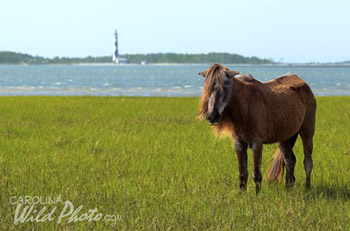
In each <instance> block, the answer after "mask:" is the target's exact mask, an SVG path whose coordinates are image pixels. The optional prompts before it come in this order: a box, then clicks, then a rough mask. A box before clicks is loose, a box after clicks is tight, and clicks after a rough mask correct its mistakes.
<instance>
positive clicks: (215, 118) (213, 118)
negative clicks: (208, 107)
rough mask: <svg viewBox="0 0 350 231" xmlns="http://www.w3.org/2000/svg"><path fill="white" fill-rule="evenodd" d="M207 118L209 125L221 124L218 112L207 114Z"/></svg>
mask: <svg viewBox="0 0 350 231" xmlns="http://www.w3.org/2000/svg"><path fill="white" fill-rule="evenodd" d="M206 119H207V121H208V123H209V125H211V126H215V125H218V124H219V120H220V115H218V114H216V113H210V114H207V116H206Z"/></svg>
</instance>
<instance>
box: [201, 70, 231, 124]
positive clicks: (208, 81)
mask: <svg viewBox="0 0 350 231" xmlns="http://www.w3.org/2000/svg"><path fill="white" fill-rule="evenodd" d="M226 70H228V69H227V68H226V67H224V66H222V65H220V64H218V63H213V64H212V65H211V66H210V67H209V69H208V70H207V71H206V74H205V81H204V86H203V93H202V97H201V100H200V105H199V112H198V116H199V117H200V118H203V117H205V116H206V114H207V113H208V97H209V95H210V93H211V92H212V90H213V88H214V86H215V85H216V86H217V87H218V88H219V90H220V91H222V90H223V76H224V75H225V71H226Z"/></svg>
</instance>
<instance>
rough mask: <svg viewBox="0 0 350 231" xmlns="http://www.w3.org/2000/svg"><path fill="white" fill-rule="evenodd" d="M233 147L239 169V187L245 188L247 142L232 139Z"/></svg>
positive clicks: (246, 178) (246, 177)
mask: <svg viewBox="0 0 350 231" xmlns="http://www.w3.org/2000/svg"><path fill="white" fill-rule="evenodd" d="M234 148H235V151H236V155H237V160H238V170H239V188H240V189H241V190H245V189H246V186H247V180H248V169H247V158H248V157H247V148H248V144H246V143H243V142H240V141H238V140H234Z"/></svg>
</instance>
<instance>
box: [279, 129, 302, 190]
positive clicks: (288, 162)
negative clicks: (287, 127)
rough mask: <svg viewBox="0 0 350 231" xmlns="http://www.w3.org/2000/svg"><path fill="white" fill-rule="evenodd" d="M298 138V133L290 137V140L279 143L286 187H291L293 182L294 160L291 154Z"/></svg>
mask: <svg viewBox="0 0 350 231" xmlns="http://www.w3.org/2000/svg"><path fill="white" fill-rule="evenodd" d="M297 137H298V133H297V134H295V135H294V136H292V137H291V138H290V139H288V140H286V141H283V142H281V143H279V149H280V150H281V153H282V155H283V158H284V164H285V166H286V185H288V186H292V185H293V184H294V182H295V177H294V166H295V163H296V158H295V155H294V153H293V147H294V144H295V141H296V139H297Z"/></svg>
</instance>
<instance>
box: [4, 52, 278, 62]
mask: <svg viewBox="0 0 350 231" xmlns="http://www.w3.org/2000/svg"><path fill="white" fill-rule="evenodd" d="M122 57H124V58H126V59H127V60H128V62H129V63H135V64H139V63H141V61H147V62H148V63H212V62H219V63H226V64H270V63H272V61H271V60H268V59H259V58H257V57H254V56H253V57H244V56H241V55H237V54H230V53H208V54H178V53H153V54H125V55H123V56H122ZM111 60H112V56H102V57H91V56H88V57H85V58H68V57H54V58H52V59H50V58H44V57H40V56H32V55H28V54H22V53H16V52H9V51H3V52H0V64H74V63H110V62H111Z"/></svg>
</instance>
